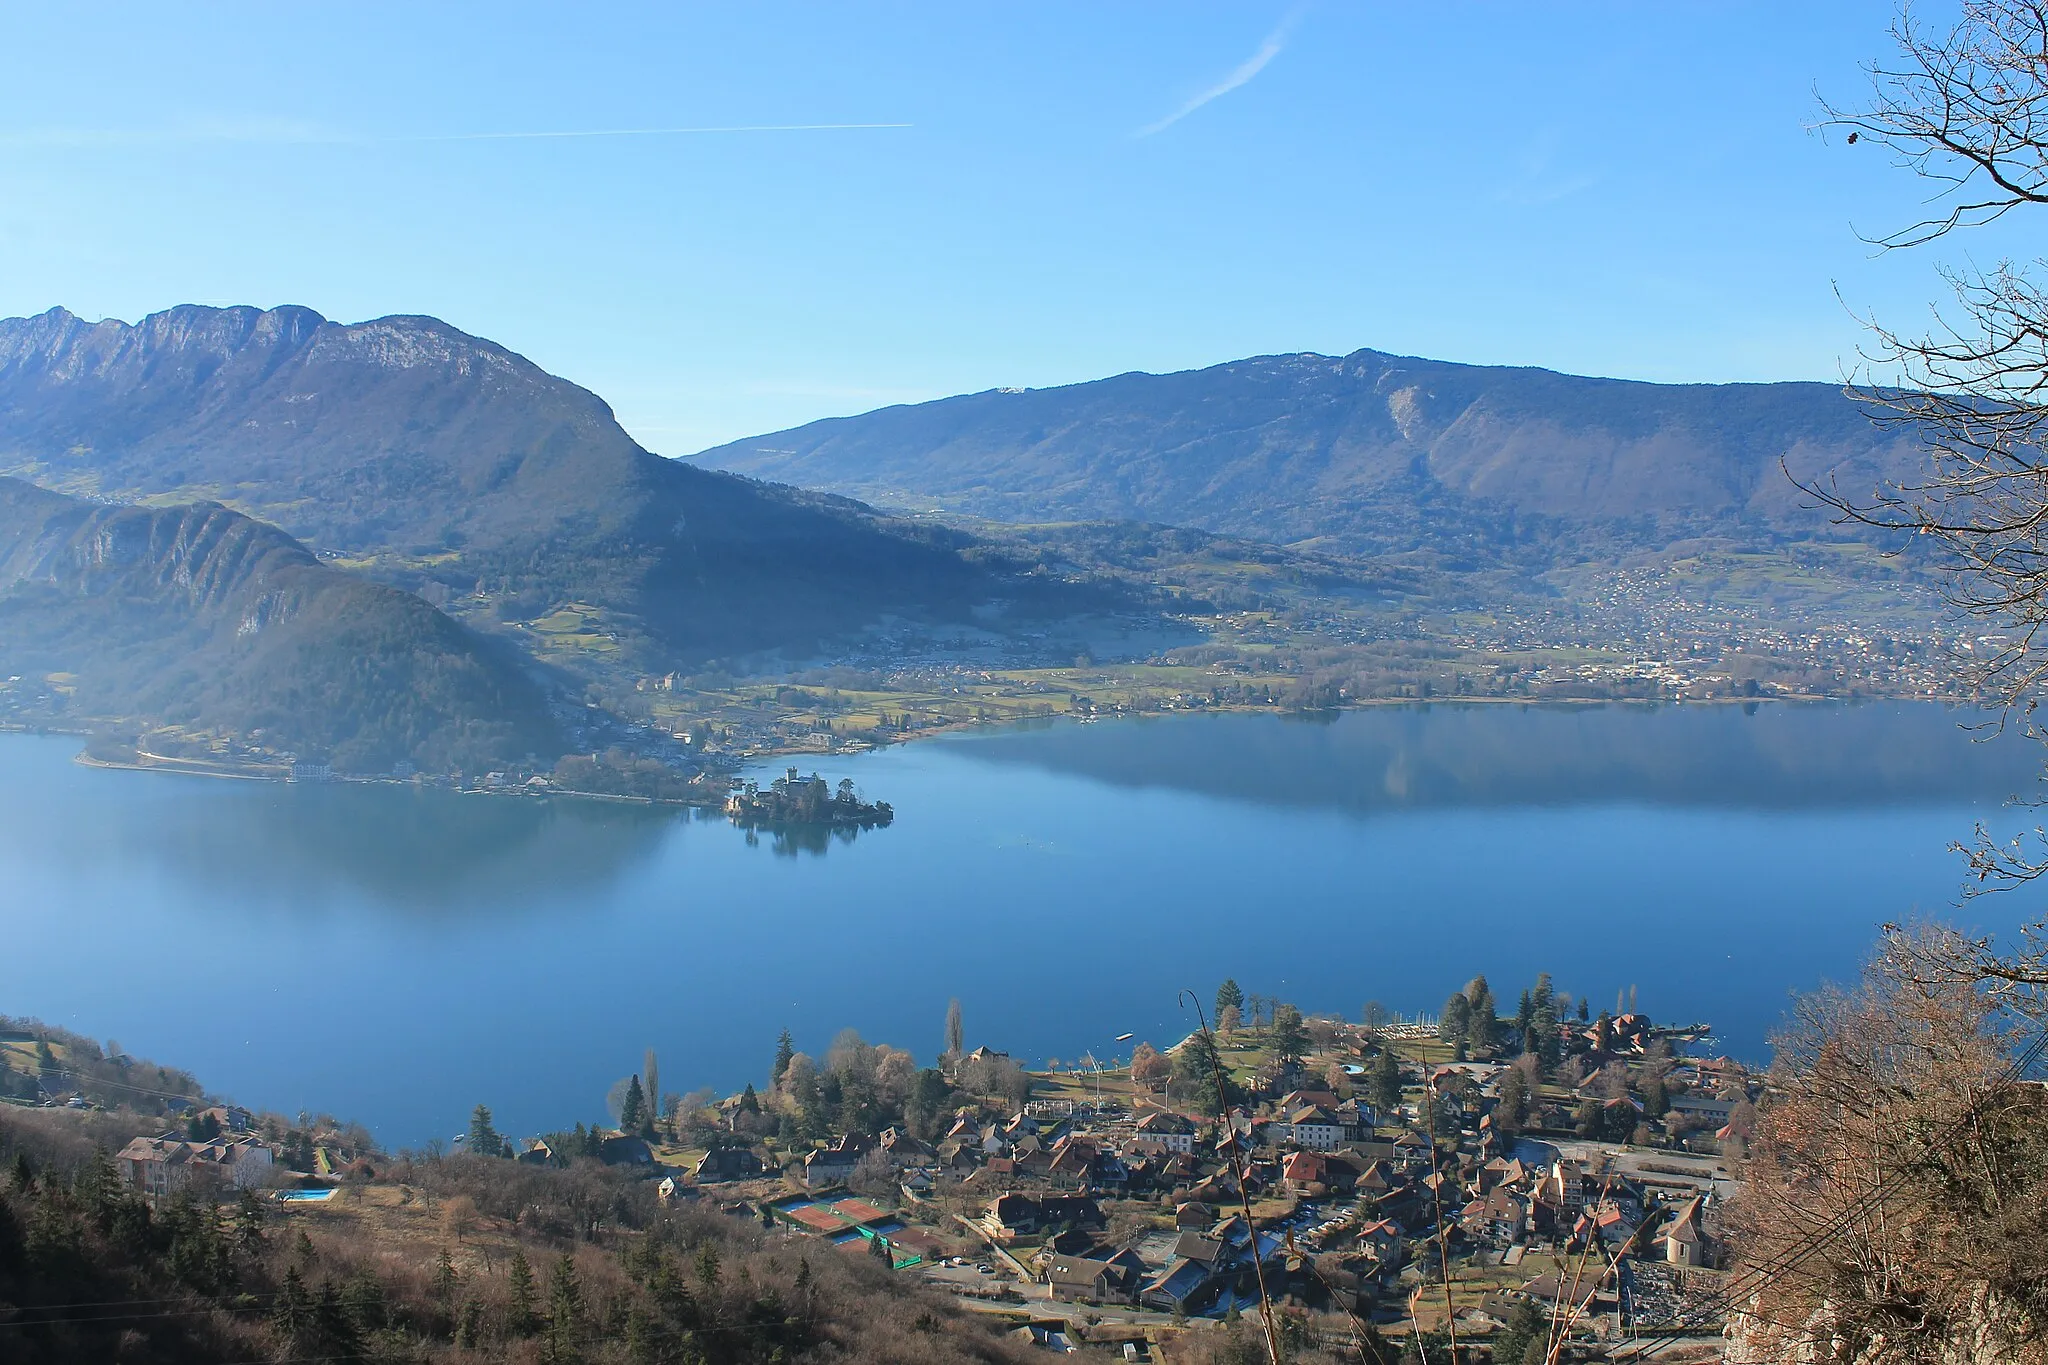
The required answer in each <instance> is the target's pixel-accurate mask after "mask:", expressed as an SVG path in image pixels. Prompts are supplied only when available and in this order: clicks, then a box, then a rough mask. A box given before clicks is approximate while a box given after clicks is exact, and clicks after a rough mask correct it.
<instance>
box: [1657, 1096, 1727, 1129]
mask: <svg viewBox="0 0 2048 1365" xmlns="http://www.w3.org/2000/svg"><path fill="white" fill-rule="evenodd" d="M1671 1112H1672V1113H1673V1114H1676V1115H1677V1116H1679V1117H1680V1118H1687V1119H1695V1120H1698V1121H1699V1122H1700V1123H1701V1124H1703V1125H1711V1126H1713V1127H1716V1128H1719V1127H1721V1126H1722V1125H1723V1124H1725V1123H1727V1122H1728V1120H1729V1118H1730V1116H1732V1115H1733V1114H1734V1113H1735V1101H1734V1100H1724V1099H1720V1098H1717V1097H1716V1096H1713V1095H1708V1094H1703V1093H1702V1092H1700V1091H1697V1090H1688V1091H1686V1092H1685V1093H1684V1094H1682V1095H1673V1096H1672V1097H1671Z"/></svg>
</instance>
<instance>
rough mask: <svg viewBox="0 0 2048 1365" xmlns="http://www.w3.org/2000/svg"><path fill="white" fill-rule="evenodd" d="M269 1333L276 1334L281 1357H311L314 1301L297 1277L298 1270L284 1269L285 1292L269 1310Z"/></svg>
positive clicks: (291, 1267) (296, 1268) (275, 1300)
mask: <svg viewBox="0 0 2048 1365" xmlns="http://www.w3.org/2000/svg"><path fill="white" fill-rule="evenodd" d="M270 1330H271V1331H273V1332H275V1333H277V1337H278V1344H279V1345H280V1346H281V1347H282V1348H283V1354H284V1355H286V1356H296V1355H308V1354H311V1351H310V1349H309V1348H310V1347H311V1346H312V1338H313V1335H314V1324H313V1299H312V1296H311V1295H309V1294H308V1293H306V1282H305V1281H304V1280H303V1279H301V1278H300V1277H299V1268H298V1267H297V1266H287V1267H286V1268H285V1272H284V1288H283V1289H282V1290H280V1291H279V1292H278V1294H277V1297H276V1298H275V1299H274V1300H273V1301H272V1303H271V1306H270Z"/></svg>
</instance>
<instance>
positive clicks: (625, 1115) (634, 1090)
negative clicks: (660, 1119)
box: [619, 1076, 647, 1133]
mask: <svg viewBox="0 0 2048 1365" xmlns="http://www.w3.org/2000/svg"><path fill="white" fill-rule="evenodd" d="M646 1118H647V1095H646V1092H645V1091H643V1090H641V1089H640V1078H639V1077H638V1076H635V1077H633V1078H632V1080H631V1081H630V1082H629V1083H628V1084H627V1086H626V1102H625V1103H624V1104H622V1105H620V1106H619V1131H620V1132H622V1133H635V1132H638V1131H639V1130H640V1125H641V1124H642V1123H643V1122H644V1121H645V1120H646Z"/></svg>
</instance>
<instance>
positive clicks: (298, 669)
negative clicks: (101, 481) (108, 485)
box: [0, 478, 563, 772]
mask: <svg viewBox="0 0 2048 1365" xmlns="http://www.w3.org/2000/svg"><path fill="white" fill-rule="evenodd" d="M6 675H20V676H23V677H26V678H29V679H31V680H38V681H40V680H42V679H45V678H49V677H51V676H52V675H54V676H55V677H56V679H58V684H57V685H58V686H59V687H61V689H62V690H61V691H60V692H58V694H57V697H56V700H57V701H58V703H59V704H60V705H61V706H62V714H63V716H64V717H65V718H66V719H68V720H70V721H72V722H73V723H80V722H89V721H92V720H94V719H96V718H117V719H119V720H122V721H125V722H129V723H154V724H159V725H175V726H180V727H187V728H200V729H218V730H221V731H224V732H229V733H232V734H235V735H237V736H241V737H244V738H249V737H254V738H257V739H260V740H261V741H262V742H263V743H264V744H265V745H266V746H267V747H269V748H272V749H275V750H283V751H291V752H293V753H295V754H297V755H298V756H300V757H302V758H309V759H315V760H320V761H329V762H331V763H332V764H333V765H334V766H335V767H337V768H339V769H342V770H344V771H354V772H382V771H386V770H389V769H390V768H391V767H392V766H393V765H394V764H395V763H397V762H400V761H401V760H403V761H409V762H412V763H414V764H415V765H416V766H418V767H421V768H424V769H428V770H431V771H450V770H455V769H467V770H470V771H475V770H477V769H478V768H481V767H486V766H491V765H494V764H501V763H503V762H505V761H507V760H516V759H518V758H521V757H523V756H524V755H526V754H529V753H532V754H535V755H537V756H539V757H542V758H544V759H549V760H551V759H552V758H553V757H555V756H556V755H558V754H559V753H560V752H561V748H562V744H563V741H562V739H561V736H560V735H559V733H558V732H557V729H556V727H555V726H554V725H553V724H552V723H551V722H550V721H549V719H548V717H547V711H546V706H545V704H544V699H543V696H542V690H541V688H540V686H539V685H537V684H536V683H535V682H534V681H533V680H532V679H531V678H530V677H528V676H527V674H526V672H525V671H524V669H523V667H522V666H521V665H520V664H519V663H518V662H517V661H516V660H514V659H512V658H511V657H509V656H508V655H507V654H506V653H505V651H503V650H502V649H500V648H498V647H496V646H494V645H493V644H492V643H490V642H488V641H485V640H483V639H480V638H478V637H477V636H476V635H474V634H473V633H472V632H471V631H469V630H467V629H465V628H464V627H463V626H461V625H460V624H458V623H457V622H455V621H453V620H451V619H449V618H448V617H447V616H446V615H444V614H443V613H442V612H440V611H437V610H436V609H435V608H433V607H432V606H430V605H428V604H427V603H426V602H423V601H421V600H420V599H419V598H417V597H414V596H412V595H410V594H408V593H404V592H400V591H398V590H397V589H394V588H390V587H386V586H384V585H382V584H378V583H371V582H366V581H364V580H362V579H359V578H356V577H353V576H351V575H349V574H346V573H343V572H341V571H339V570H336V569H333V568H329V567H327V566H325V565H323V564H321V563H320V562H319V561H318V560H317V559H316V558H315V557H314V556H313V555H312V554H311V553H310V552H308V551H307V550H306V548H305V547H304V546H302V545H300V544H299V543H297V542H296V541H294V540H293V539H292V538H291V537H289V536H287V535H285V534H284V533H283V532H281V531H279V530H277V529H276V528H274V527H271V526H266V525H264V524H262V523H261V522H258V521H254V520H252V519H251V518H249V517H245V516H242V515H241V514H239V513H236V512H232V511H229V510H228V509H226V508H224V507H221V506H220V505H218V504H215V503H195V504H189V505H184V506H172V507H149V508H144V507H118V506H108V505H104V504H96V503H89V502H86V501H83V500H81V499H77V498H70V497H65V496H62V495H60V494H56V493H51V492H49V491H47V490H45V489H41V488H37V487H35V486H33V485H31V484H28V483H25V482H23V481H22V480H19V479H11V478H0V676H6Z"/></svg>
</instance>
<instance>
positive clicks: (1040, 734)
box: [945, 702, 2044, 812]
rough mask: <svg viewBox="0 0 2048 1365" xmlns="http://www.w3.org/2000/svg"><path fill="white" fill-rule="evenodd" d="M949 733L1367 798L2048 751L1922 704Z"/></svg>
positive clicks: (1937, 787) (1306, 795) (1864, 793)
mask: <svg viewBox="0 0 2048 1365" xmlns="http://www.w3.org/2000/svg"><path fill="white" fill-rule="evenodd" d="M1966 726H1967V727H1969V728H1968V729H1966V728H1965V727H1966ZM1195 727H1199V728H1195ZM945 742H947V743H951V744H954V745H957V747H958V752H959V753H961V754H962V755H965V756H967V757H970V758H975V759H980V760H982V761H985V762H988V763H994V764H1025V765H1031V766H1034V767H1039V768H1043V769H1045V770H1048V771H1051V772H1056V773H1065V774H1073V775H1076V776H1083V777H1089V778H1093V779H1095V780H1097V781H1102V782H1110V783H1114V784H1116V785H1119V786H1127V787H1146V786H1157V787H1169V788H1174V789H1177V790H1180V791H1188V792H1200V793H1203V794H1206V795H1211V796H1221V797H1227V798H1230V799H1232V800H1242V801H1255V802H1258V803H1260V804H1263V805H1280V806H1320V807H1325V808H1329V809H1338V810H1349V811H1357V812H1373V811H1388V810H1403V809H1418V808H1422V809H1426V808H1429V807H1441V806H1464V807H1472V806H1559V805H1574V804H1599V803H1608V802H1616V801H1621V802H1630V803H1642V804H1648V805H1668V806H1712V807H1719V808H1723V809H1763V810H1780V809H1795V808H1798V807H1836V808H1839V807H1868V806H1887V805H1900V804H1916V803H1917V804H1924V803H1926V802H1929V801H1944V800H1982V799H1991V800H2004V799H2006V798H2008V797H2011V796H2014V795H2017V794H2027V795H2032V794H2033V793H2034V792H2035V789H2036V787H2037V785H2038V778H2039V775H2040V769H2041V762H2042V759H2043V757H2044V753H2043V751H2042V749H2041V748H2040V746H2038V745H2036V744H2034V743H2031V742H2030V741H2027V740H2025V739H2023V738H2021V737H2020V736H2019V735H2018V734H2017V733H2015V732H2007V733H2003V734H2000V733H1997V732H1996V731H1994V730H1992V729H1990V728H1988V727H1987V726H1986V725H1985V723H1984V717H1983V716H1982V715H1981V713H1978V712H1975V711H1965V710H1960V709H1955V708H1948V707H1942V706H1935V705H1926V704H1917V703H1905V704H1900V703H1868V704H1851V705H1838V706H1837V705H1830V706H1804V705H1802V706H1788V705H1776V704H1764V705H1758V704H1757V703H1754V702H1751V703H1749V704H1747V705H1727V706H1719V705H1716V706H1699V705H1694V706H1644V705H1605V706H1570V707H1564V706H1516V705H1492V704H1473V705H1419V706H1379V707H1367V708H1364V709H1361V710H1356V711H1342V712H1322V713H1317V714H1314V715H1310V716H1281V717H1276V716H1259V715H1242V714H1233V715H1220V716H1206V717H1166V718H1160V719H1153V720H1135V721H1119V722H1115V723H1100V722H1098V723H1094V724H1072V723H1065V722H1039V723H1037V724H1036V725H1033V726H1026V727H1018V728H1017V729H1013V730H1004V731H997V732H987V733H982V734H978V735H972V736H963V737H960V738H957V739H954V740H949V741H945Z"/></svg>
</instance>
